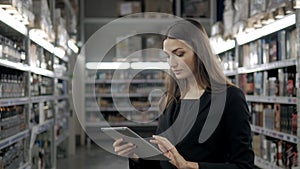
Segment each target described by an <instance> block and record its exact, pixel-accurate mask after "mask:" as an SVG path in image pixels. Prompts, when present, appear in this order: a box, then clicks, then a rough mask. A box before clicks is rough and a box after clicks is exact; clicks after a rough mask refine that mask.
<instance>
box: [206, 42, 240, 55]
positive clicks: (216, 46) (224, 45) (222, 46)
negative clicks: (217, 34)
mask: <svg viewBox="0 0 300 169" xmlns="http://www.w3.org/2000/svg"><path fill="white" fill-rule="evenodd" d="M210 43H211V46H212V48H213V51H214V53H215V54H220V53H223V52H226V51H228V50H231V49H233V48H234V47H235V41H234V40H227V41H224V40H222V39H219V40H218V41H213V40H211V41H210Z"/></svg>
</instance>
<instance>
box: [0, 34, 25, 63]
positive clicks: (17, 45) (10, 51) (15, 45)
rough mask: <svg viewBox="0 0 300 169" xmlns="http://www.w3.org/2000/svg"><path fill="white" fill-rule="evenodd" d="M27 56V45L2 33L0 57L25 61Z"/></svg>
mask: <svg viewBox="0 0 300 169" xmlns="http://www.w3.org/2000/svg"><path fill="white" fill-rule="evenodd" d="M25 58H26V54H25V46H24V44H23V43H21V42H16V41H13V40H11V39H9V38H7V37H4V36H2V35H0V59H6V60H10V61H13V62H24V61H25Z"/></svg>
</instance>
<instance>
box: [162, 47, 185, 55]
mask: <svg viewBox="0 0 300 169" xmlns="http://www.w3.org/2000/svg"><path fill="white" fill-rule="evenodd" d="M179 49H183V48H176V49H174V50H172V53H176V52H177V50H179ZM163 51H164V53H165V54H167V55H169V54H168V52H167V51H165V50H163Z"/></svg>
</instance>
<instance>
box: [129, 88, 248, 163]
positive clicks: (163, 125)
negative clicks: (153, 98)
mask: <svg viewBox="0 0 300 169" xmlns="http://www.w3.org/2000/svg"><path fill="white" fill-rule="evenodd" d="M222 94H223V96H224V97H223V98H222V99H221V100H223V101H224V102H225V103H224V105H225V107H224V109H223V110H224V111H223V115H222V116H221V119H220V122H219V123H218V122H216V125H215V126H217V127H216V129H215V130H214V132H213V133H212V135H210V137H209V138H208V139H207V140H206V141H205V142H203V143H199V135H200V133H201V132H203V131H202V130H207V128H203V126H204V123H205V121H206V120H207V117H208V114H209V113H208V112H209V110H210V109H211V110H212V109H213V107H218V106H219V104H218V103H216V102H215V100H216V99H218V98H221V97H222V96H221V95H222ZM225 98H226V100H224V99H225ZM179 108H180V102H176V101H173V102H172V103H171V104H170V105H169V106H168V107H167V108H166V110H165V111H164V114H163V115H162V116H161V117H160V118H159V124H158V128H157V132H156V133H157V134H160V133H162V132H164V131H166V130H167V129H168V128H169V127H170V126H171V125H172V124H173V123H174V121H175V120H176V117H177V115H178V112H179ZM213 119H214V118H213ZM249 119H250V114H249V110H248V106H247V103H246V99H245V96H244V94H243V92H242V91H241V90H240V89H239V88H237V87H234V86H230V87H228V88H227V91H226V93H225V92H223V93H219V94H217V95H214V94H212V93H211V92H209V91H208V90H206V91H205V92H204V93H203V95H202V96H201V97H200V106H199V112H198V115H197V117H196V121H195V123H194V124H193V127H192V128H191V130H190V131H189V132H188V134H187V135H186V136H185V138H184V139H183V140H181V141H180V142H179V143H178V144H176V145H175V146H176V148H177V150H178V152H179V153H180V154H181V155H182V156H183V157H184V158H185V160H187V161H192V162H198V164H199V167H200V168H201V169H252V168H253V166H254V153H253V150H252V137H251V128H250V125H249ZM176 132H177V131H175V132H174V133H176ZM168 139H170V138H168ZM129 166H130V169H148V168H149V169H150V168H151V169H154V168H155V169H159V168H161V169H173V168H176V167H174V166H173V165H172V164H171V163H169V162H163V161H150V160H144V159H140V160H139V161H138V162H134V161H132V160H129Z"/></svg>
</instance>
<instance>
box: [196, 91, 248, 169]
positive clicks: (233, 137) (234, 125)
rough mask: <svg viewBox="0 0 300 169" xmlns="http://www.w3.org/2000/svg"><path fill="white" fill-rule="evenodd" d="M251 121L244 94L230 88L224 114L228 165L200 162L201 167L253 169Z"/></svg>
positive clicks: (211, 168) (209, 168)
mask: <svg viewBox="0 0 300 169" xmlns="http://www.w3.org/2000/svg"><path fill="white" fill-rule="evenodd" d="M249 119H250V114H249V110H248V106H247V103H246V99H245V96H244V94H243V92H242V91H241V90H240V89H238V88H236V87H230V88H229V89H228V97H227V101H226V107H225V112H224V122H225V127H226V129H225V132H226V135H227V137H226V138H225V140H226V143H227V144H228V159H227V162H228V163H205V162H199V163H198V164H199V167H200V168H201V169H252V168H253V167H254V153H253V150H252V136H251V128H250V124H249ZM225 140H224V141H225Z"/></svg>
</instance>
